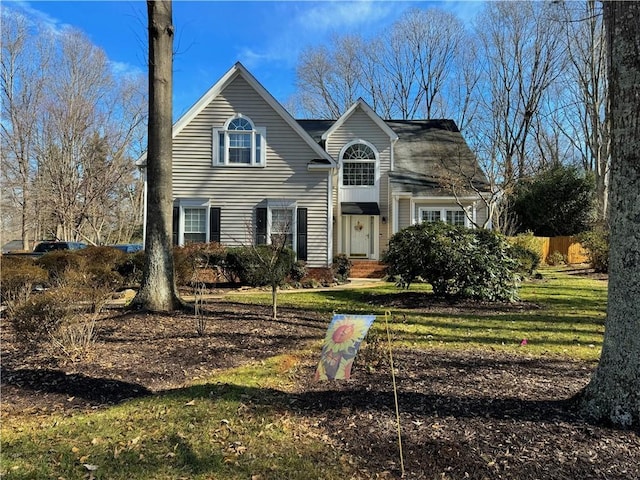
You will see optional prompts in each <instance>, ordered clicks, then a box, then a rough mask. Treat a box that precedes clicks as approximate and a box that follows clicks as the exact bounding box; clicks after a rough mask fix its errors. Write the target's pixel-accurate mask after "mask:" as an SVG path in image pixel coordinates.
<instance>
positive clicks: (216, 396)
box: [0, 269, 607, 480]
mask: <svg viewBox="0 0 640 480" xmlns="http://www.w3.org/2000/svg"><path fill="white" fill-rule="evenodd" d="M543 275H544V278H543V280H539V281H535V282H528V283H526V284H525V285H523V287H522V289H521V297H522V299H523V300H524V301H526V302H531V304H532V306H531V308H525V309H523V310H519V311H508V312H506V313H501V312H496V311H495V310H487V311H486V312H484V311H480V313H478V314H475V315H471V314H461V313H442V312H440V313H430V314H422V313H415V312H413V311H411V310H403V309H398V308H393V309H392V308H389V307H388V306H387V305H380V302H379V301H376V298H379V296H380V295H385V298H387V299H391V298H392V297H393V296H395V295H401V294H402V291H399V290H398V289H396V287H395V286H393V285H391V284H383V285H381V286H379V287H375V288H366V289H359V290H358V289H356V290H344V291H326V292H318V291H309V292H303V293H293V292H285V293H283V294H281V295H280V297H279V303H280V305H281V306H297V307H300V308H304V309H309V310H313V311H318V312H321V313H324V314H326V317H327V322H328V321H329V320H330V318H331V314H332V313H333V312H336V313H374V314H377V315H384V312H385V311H386V310H390V311H391V313H392V321H391V328H392V336H393V340H394V342H395V343H396V345H404V346H410V347H413V348H443V349H466V348H481V349H490V350H498V351H505V352H511V353H518V354H523V355H534V356H535V355H557V356H563V357H567V358H573V359H581V360H588V361H595V360H596V359H597V358H598V355H599V352H600V347H601V343H602V333H603V329H604V327H603V324H604V317H605V309H606V295H607V292H606V283H605V282H602V281H596V280H590V279H587V278H581V277H574V276H569V275H567V274H566V273H564V272H563V271H562V269H546V270H543ZM411 291H413V292H422V293H424V294H428V293H429V291H430V289H429V288H428V287H427V286H425V285H415V286H412V287H411ZM230 299H232V300H235V301H241V302H258V303H263V304H269V302H270V296H269V294H264V295H263V294H256V295H246V294H244V295H237V296H233V297H230ZM374 328H375V329H377V330H378V331H381V329H382V328H384V323H383V322H382V321H377V322H376V324H374ZM523 338H526V339H527V341H528V343H527V345H526V346H520V342H521V340H522V339H523ZM308 353H309V352H298V353H293V354H291V355H285V356H279V357H274V358H272V359H269V360H267V361H265V362H260V363H257V364H254V365H249V366H245V367H242V368H237V369H233V370H229V371H228V372H225V373H223V374H220V375H217V376H215V377H212V378H209V379H207V380H206V382H203V383H201V384H197V385H193V386H190V387H187V388H183V389H179V390H175V391H171V392H166V393H163V394H159V395H155V396H152V397H147V398H144V399H138V400H132V401H129V402H126V403H123V404H121V405H118V406H115V407H112V408H109V409H106V410H101V411H96V412H93V413H87V414H74V415H71V416H63V415H42V416H33V417H16V418H4V419H3V422H2V430H1V434H2V456H1V458H0V476H1V477H2V478H3V479H7V480H9V479H33V478H64V479H67V480H70V479H83V478H95V479H107V478H109V479H115V480H117V479H131V478H136V479H141V480H145V479H179V478H188V479H212V478H215V479H219V478H220V479H248V478H252V476H255V477H254V478H259V479H261V480H265V479H282V478H287V479H307V478H324V479H328V480H331V479H342V478H349V477H350V476H351V474H352V470H351V469H352V468H353V467H351V466H350V464H349V462H348V459H347V461H345V459H344V458H343V457H342V456H341V455H340V452H337V451H336V450H334V449H333V448H332V447H331V446H330V445H328V444H327V443H326V438H323V435H322V434H323V432H321V431H319V430H318V429H317V428H315V427H313V426H312V425H309V424H308V422H307V421H306V419H305V418H300V417H296V416H295V415H294V414H293V413H292V412H291V410H290V409H288V408H287V405H288V401H289V397H288V396H287V394H286V392H287V391H288V389H289V387H290V383H289V382H290V381H291V380H290V377H289V376H288V373H289V372H291V371H292V369H295V368H296V362H297V361H298V360H297V359H298V357H297V355H307V354H308ZM85 464H86V465H94V466H97V470H95V471H93V472H89V470H87V468H86V467H85V466H84V465H85Z"/></svg>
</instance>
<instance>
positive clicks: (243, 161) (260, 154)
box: [213, 116, 265, 166]
mask: <svg viewBox="0 0 640 480" xmlns="http://www.w3.org/2000/svg"><path fill="white" fill-rule="evenodd" d="M213 143H214V145H213V154H214V162H213V163H214V165H236V166H264V165H265V129H264V128H257V127H255V125H254V124H253V122H252V121H251V120H250V119H249V118H247V117H244V116H236V117H233V118H231V119H230V120H229V121H228V122H227V123H226V125H225V126H224V127H222V128H216V129H214V132H213Z"/></svg>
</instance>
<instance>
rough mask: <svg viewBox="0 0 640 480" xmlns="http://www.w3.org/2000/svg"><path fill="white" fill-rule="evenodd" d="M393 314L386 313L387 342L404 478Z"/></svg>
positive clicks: (401, 468)
mask: <svg viewBox="0 0 640 480" xmlns="http://www.w3.org/2000/svg"><path fill="white" fill-rule="evenodd" d="M390 317H391V312H390V311H386V312H384V324H385V326H386V328H387V342H388V343H389V363H390V364H391V379H392V381H393V399H394V401H395V404H396V423H397V425H398V448H399V450H400V470H401V472H402V476H403V477H404V455H403V454H402V435H401V434H400V408H399V407H398V389H397V388H396V374H395V372H394V368H393V354H392V353H391V334H390V333H389V318H390Z"/></svg>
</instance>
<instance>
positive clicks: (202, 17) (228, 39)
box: [2, 0, 481, 119]
mask: <svg viewBox="0 0 640 480" xmlns="http://www.w3.org/2000/svg"><path fill="white" fill-rule="evenodd" d="M430 6H437V7H439V8H444V9H447V10H449V11H451V12H453V13H456V14H457V15H458V16H459V17H460V18H461V19H463V20H465V21H471V20H472V19H473V17H474V16H475V14H476V13H477V12H478V11H479V9H480V7H481V2H479V1H465V2H457V1H437V2H419V1H388V0H387V1H369V0H363V1H356V0H354V1H315V2H312V1H278V2H276V1H260V2H255V1H181V0H174V2H173V23H174V26H175V28H176V39H175V43H174V50H175V51H176V56H175V58H174V118H176V119H177V118H179V117H180V115H182V114H183V113H185V112H186V111H187V110H188V109H189V107H190V106H191V105H192V104H193V103H195V102H196V101H197V100H198V99H199V98H200V97H201V96H202V95H203V94H204V93H205V92H206V91H207V90H208V89H209V87H211V85H213V84H214V83H215V82H216V81H217V80H218V79H219V78H220V77H221V76H222V75H223V74H224V73H225V72H226V71H227V70H228V69H229V68H231V66H232V65H233V64H234V63H235V62H237V61H240V62H242V63H243V64H244V65H245V67H247V68H248V69H249V71H251V72H252V73H253V75H254V76H255V77H256V78H257V79H258V81H260V83H262V85H264V87H265V88H267V90H269V91H270V92H271V93H272V94H273V95H274V96H275V97H276V99H277V100H279V101H280V102H283V103H284V102H286V101H287V100H288V99H289V98H290V96H291V95H292V94H293V93H294V91H295V67H296V63H297V60H298V56H299V54H300V53H301V52H302V51H303V50H304V49H305V48H306V47H309V46H315V45H320V44H323V43H326V42H327V41H328V39H329V38H330V37H331V35H333V34H335V33H339V34H342V33H346V32H358V33H362V34H365V35H366V34H367V32H380V31H381V30H382V29H383V28H384V27H385V26H388V25H390V24H391V23H393V21H394V20H396V19H397V18H398V17H399V16H400V15H401V14H402V12H403V11H405V10H406V9H407V8H410V7H420V8H428V7H430ZM2 8H3V9H4V8H10V9H14V10H18V11H20V12H22V13H23V14H24V15H26V16H28V17H30V18H32V19H34V20H36V19H37V20H39V21H42V22H45V23H46V24H47V25H49V26H50V28H52V29H54V30H63V29H65V28H69V27H73V28H76V29H78V30H81V31H82V32H84V33H85V35H86V36H87V37H88V38H89V40H90V41H91V42H92V43H94V44H95V45H97V46H98V47H100V48H102V49H103V50H104V51H105V52H106V54H107V57H108V58H109V59H110V61H111V62H112V63H113V65H114V68H115V69H117V70H120V71H123V72H130V71H134V72H141V73H146V68H147V67H146V47H145V45H146V41H147V37H146V35H147V33H146V25H147V13H146V3H145V2H144V1H142V0H133V1H131V0H130V1H72V2H69V1H11V0H5V1H3V2H2Z"/></svg>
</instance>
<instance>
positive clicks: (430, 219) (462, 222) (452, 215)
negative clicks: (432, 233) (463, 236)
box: [418, 207, 468, 227]
mask: <svg viewBox="0 0 640 480" xmlns="http://www.w3.org/2000/svg"><path fill="white" fill-rule="evenodd" d="M418 221H419V222H425V223H434V222H445V223H448V224H450V225H458V226H461V227H464V226H468V222H467V214H466V213H465V211H464V210H462V209H459V208H457V209H448V208H434V207H421V208H419V209H418Z"/></svg>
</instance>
